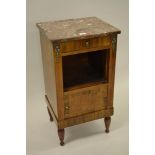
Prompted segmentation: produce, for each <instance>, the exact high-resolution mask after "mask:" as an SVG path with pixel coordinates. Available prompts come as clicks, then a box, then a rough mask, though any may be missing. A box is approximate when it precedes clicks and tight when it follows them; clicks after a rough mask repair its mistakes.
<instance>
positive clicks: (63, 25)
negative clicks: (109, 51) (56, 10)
mask: <svg viewBox="0 0 155 155" xmlns="http://www.w3.org/2000/svg"><path fill="white" fill-rule="evenodd" d="M37 27H38V28H39V29H40V31H41V32H43V33H45V35H46V36H47V38H48V39H49V40H52V41H57V40H61V41H63V40H68V39H80V38H88V37H94V36H100V35H109V34H112V33H116V34H118V33H120V32H121V31H120V30H119V29H117V28H115V27H114V26H112V25H110V24H108V23H107V22H104V21H103V20H101V19H99V18H97V17H86V18H77V19H68V20H59V21H49V22H41V23H37Z"/></svg>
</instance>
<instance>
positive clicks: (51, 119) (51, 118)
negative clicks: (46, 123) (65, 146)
mask: <svg viewBox="0 0 155 155" xmlns="http://www.w3.org/2000/svg"><path fill="white" fill-rule="evenodd" d="M47 111H48V114H49V116H50V121H51V122H52V121H53V117H52V115H51V112H50V110H49V109H48V107H47Z"/></svg>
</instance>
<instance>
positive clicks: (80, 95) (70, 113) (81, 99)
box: [64, 84, 108, 118]
mask: <svg viewBox="0 0 155 155" xmlns="http://www.w3.org/2000/svg"><path fill="white" fill-rule="evenodd" d="M107 89H108V86H107V85H104V84H101V85H98V86H92V87H87V88H82V89H77V90H72V91H68V92H65V93H64V115H65V118H69V117H74V116H79V115H82V114H86V113H89V112H94V111H98V110H102V109H105V108H106V106H107V104H108V97H107V96H108V95H107V92H108V91H107Z"/></svg>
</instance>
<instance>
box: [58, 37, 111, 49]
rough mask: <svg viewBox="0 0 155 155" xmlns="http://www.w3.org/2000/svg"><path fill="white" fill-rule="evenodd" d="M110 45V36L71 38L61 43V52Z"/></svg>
mask: <svg viewBox="0 0 155 155" xmlns="http://www.w3.org/2000/svg"><path fill="white" fill-rule="evenodd" d="M107 46H110V37H109V36H106V37H96V38H89V39H81V40H71V41H66V42H62V43H60V51H61V52H72V51H78V50H87V49H90V48H100V47H107Z"/></svg>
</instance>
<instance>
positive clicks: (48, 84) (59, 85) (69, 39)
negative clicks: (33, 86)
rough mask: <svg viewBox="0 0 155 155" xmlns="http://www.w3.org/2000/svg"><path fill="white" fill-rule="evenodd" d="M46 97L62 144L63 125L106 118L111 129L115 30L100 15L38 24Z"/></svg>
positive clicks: (106, 122)
mask: <svg viewBox="0 0 155 155" xmlns="http://www.w3.org/2000/svg"><path fill="white" fill-rule="evenodd" d="M37 27H38V28H39V30H40V40H41V50H42V60H43V70H44V81H45V94H46V95H45V98H46V101H47V110H48V113H49V116H50V121H53V120H54V122H55V123H56V125H57V127H58V136H59V139H60V145H64V128H66V127H70V126H73V125H77V124H80V123H85V122H88V121H92V120H96V119H100V118H104V121H105V126H106V133H108V132H109V126H110V121H111V117H110V116H111V115H113V111H114V110H113V95H114V75H115V61H116V44H117V34H119V33H120V30H118V29H117V28H115V27H113V26H111V25H110V24H108V23H106V22H104V21H102V20H100V19H98V18H96V17H87V18H79V19H69V20H61V21H55V22H42V23H38V24H37Z"/></svg>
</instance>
